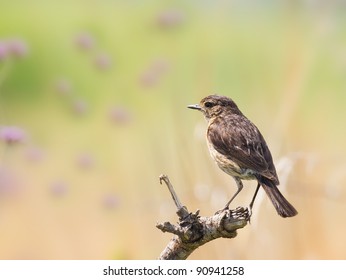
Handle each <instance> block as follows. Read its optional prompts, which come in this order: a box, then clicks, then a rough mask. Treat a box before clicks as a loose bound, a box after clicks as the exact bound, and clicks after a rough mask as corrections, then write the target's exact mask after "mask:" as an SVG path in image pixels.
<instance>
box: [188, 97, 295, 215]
mask: <svg viewBox="0 0 346 280" xmlns="http://www.w3.org/2000/svg"><path fill="white" fill-rule="evenodd" d="M188 108H190V109H196V110H199V111H201V112H202V113H203V114H204V116H205V118H206V119H207V121H208V128H207V143H208V148H209V151H210V154H211V156H212V157H213V158H214V160H215V162H216V163H217V165H218V166H219V167H220V169H221V170H222V171H224V172H226V173H227V174H229V175H231V176H232V177H233V178H234V180H235V181H236V183H237V187H238V190H237V192H236V193H235V194H234V195H233V196H232V198H231V199H230V200H229V202H228V203H227V204H226V206H225V208H226V209H227V208H228V207H229V205H230V203H231V202H232V201H233V199H234V198H235V197H236V196H237V195H238V193H239V192H240V191H241V190H242V188H243V184H242V181H241V180H257V182H258V184H257V188H256V191H255V194H254V197H253V199H252V201H251V203H250V209H251V208H252V206H253V203H254V201H255V198H256V195H257V191H258V189H259V187H260V186H262V187H263V189H264V190H265V192H266V194H267V195H268V196H269V198H270V200H271V201H272V203H273V205H274V207H275V209H276V211H277V213H278V214H279V215H280V216H282V217H292V216H295V215H296V214H297V213H298V212H297V210H296V209H295V208H294V207H293V206H292V205H291V204H290V203H289V202H288V201H287V200H286V199H285V198H284V196H283V195H282V194H281V192H280V191H279V189H278V188H277V185H279V179H278V176H277V174H276V170H275V166H274V163H273V159H272V156H271V153H270V151H269V149H268V146H267V144H266V142H265V140H264V138H263V136H262V134H261V133H260V131H259V130H258V128H257V127H256V126H255V125H254V124H253V123H252V122H251V121H250V120H248V119H247V118H246V117H245V116H244V115H243V114H242V112H241V111H240V110H239V109H238V107H237V105H236V104H235V103H234V102H233V100H232V99H230V98H228V97H225V96H218V95H210V96H207V97H205V98H203V99H202V100H201V102H200V104H196V105H190V106H188Z"/></svg>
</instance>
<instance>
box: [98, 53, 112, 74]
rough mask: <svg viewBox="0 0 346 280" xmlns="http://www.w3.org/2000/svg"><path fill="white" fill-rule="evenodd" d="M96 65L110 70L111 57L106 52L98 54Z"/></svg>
mask: <svg viewBox="0 0 346 280" xmlns="http://www.w3.org/2000/svg"><path fill="white" fill-rule="evenodd" d="M94 62H95V66H96V67H97V68H98V69H99V70H102V71H105V70H108V69H109V68H110V67H111V64H112V62H111V58H110V57H109V55H107V54H105V53H101V54H98V55H97V56H96V58H95V61H94Z"/></svg>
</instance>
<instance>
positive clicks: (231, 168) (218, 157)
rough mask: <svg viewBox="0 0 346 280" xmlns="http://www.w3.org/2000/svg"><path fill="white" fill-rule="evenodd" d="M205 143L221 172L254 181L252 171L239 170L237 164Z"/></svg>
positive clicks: (211, 145)
mask: <svg viewBox="0 0 346 280" xmlns="http://www.w3.org/2000/svg"><path fill="white" fill-rule="evenodd" d="M207 142H208V148H209V152H210V155H211V157H212V158H213V159H214V161H215V162H216V164H217V165H218V166H219V168H220V169H221V170H222V171H223V172H225V173H227V174H228V175H231V176H232V177H238V178H240V179H243V180H252V179H255V176H254V172H253V171H252V170H250V169H246V168H241V167H240V166H239V165H238V164H237V163H235V162H234V161H232V160H231V159H229V158H228V157H226V156H224V155H223V154H221V153H219V152H218V151H217V150H216V149H215V148H214V146H213V144H211V143H210V142H209V141H207Z"/></svg>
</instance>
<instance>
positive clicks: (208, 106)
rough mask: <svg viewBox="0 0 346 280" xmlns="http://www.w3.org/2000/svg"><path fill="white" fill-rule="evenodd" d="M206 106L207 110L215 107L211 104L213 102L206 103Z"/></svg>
mask: <svg viewBox="0 0 346 280" xmlns="http://www.w3.org/2000/svg"><path fill="white" fill-rule="evenodd" d="M204 106H205V107H207V108H211V107H213V106H214V104H213V103H211V102H205V103H204Z"/></svg>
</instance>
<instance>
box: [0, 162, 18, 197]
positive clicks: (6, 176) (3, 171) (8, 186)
mask: <svg viewBox="0 0 346 280" xmlns="http://www.w3.org/2000/svg"><path fill="white" fill-rule="evenodd" d="M17 189H18V180H17V177H16V176H15V174H14V173H13V172H12V171H11V170H10V169H8V168H6V167H1V166H0V194H1V195H5V194H10V193H13V192H16V191H17Z"/></svg>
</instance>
